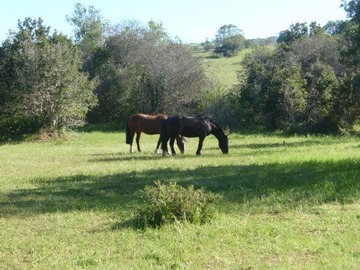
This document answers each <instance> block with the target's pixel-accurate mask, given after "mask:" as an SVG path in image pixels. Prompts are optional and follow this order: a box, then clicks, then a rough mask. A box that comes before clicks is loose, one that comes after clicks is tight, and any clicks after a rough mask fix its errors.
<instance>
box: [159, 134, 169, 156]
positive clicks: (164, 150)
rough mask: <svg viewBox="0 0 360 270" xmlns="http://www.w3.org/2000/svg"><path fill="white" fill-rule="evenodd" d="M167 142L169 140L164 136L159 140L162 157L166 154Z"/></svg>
mask: <svg viewBox="0 0 360 270" xmlns="http://www.w3.org/2000/svg"><path fill="white" fill-rule="evenodd" d="M168 141H169V138H166V137H165V136H164V138H162V139H161V149H162V155H163V156H164V157H165V156H166V154H167V153H168V147H167V144H168Z"/></svg>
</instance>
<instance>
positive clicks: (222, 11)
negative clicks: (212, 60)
mask: <svg viewBox="0 0 360 270" xmlns="http://www.w3.org/2000/svg"><path fill="white" fill-rule="evenodd" d="M77 2H78V3H81V4H83V5H84V6H86V7H88V6H90V5H93V6H94V7H95V8H96V9H99V10H100V12H101V15H102V16H103V18H104V19H106V20H109V21H110V22H111V23H113V24H115V23H118V22H121V21H123V20H136V21H139V22H141V23H146V22H148V21H150V20H154V21H156V22H162V23H163V27H164V28H165V29H166V30H167V32H168V33H169V34H170V35H171V36H178V37H179V38H180V39H181V40H182V41H183V42H185V43H191V42H203V41H205V40H206V38H208V39H209V40H212V39H214V37H215V34H216V32H217V30H218V29H219V28H220V27H221V26H223V25H225V24H234V25H236V26H237V27H238V28H239V29H241V30H243V32H244V35H245V37H246V38H247V39H251V38H266V37H270V36H278V34H279V32H280V31H282V30H285V29H288V28H289V26H290V25H291V24H292V23H296V22H307V23H310V22H312V21H317V22H318V23H319V24H321V25H324V24H325V23H326V22H328V21H329V20H345V19H346V12H345V11H344V9H343V8H341V7H340V5H341V3H342V1H341V0H301V1H300V0H217V1H212V0H176V1H175V0H78V1H76V0H74V1H73V0H15V1H3V2H2V3H1V6H0V7H1V8H0V42H3V41H4V40H5V39H6V38H7V37H8V33H9V29H12V30H17V21H18V19H20V20H23V19H24V18H25V17H31V18H38V17H41V18H42V19H43V21H44V24H45V25H46V26H50V27H51V29H52V30H54V29H56V30H58V32H62V33H63V34H66V35H69V36H71V35H72V28H71V26H70V24H69V23H68V22H66V19H65V16H66V15H71V14H72V13H73V11H74V5H75V3H77Z"/></svg>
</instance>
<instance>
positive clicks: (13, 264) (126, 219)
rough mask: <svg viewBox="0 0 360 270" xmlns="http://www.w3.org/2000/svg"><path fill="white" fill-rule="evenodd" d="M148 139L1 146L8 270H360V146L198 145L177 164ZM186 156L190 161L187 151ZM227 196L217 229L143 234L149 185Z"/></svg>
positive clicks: (111, 135) (353, 141) (107, 136)
mask: <svg viewBox="0 0 360 270" xmlns="http://www.w3.org/2000/svg"><path fill="white" fill-rule="evenodd" d="M157 139H158V137H157V136H149V135H144V134H143V135H142V138H141V146H142V153H136V152H135V153H133V154H130V153H129V146H128V145H126V144H125V132H114V131H96V130H93V131H90V130H88V131H83V132H80V131H79V132H73V133H71V134H70V135H69V137H68V138H67V140H60V139H58V140H53V141H49V142H22V143H18V144H7V145H2V146H0V237H1V241H0V267H1V268H2V269H355V268H358V267H359V265H360V241H359V231H360V181H359V180H360V139H359V138H357V137H331V136H328V137H315V136H307V137H306V136H304V137H298V136H293V137H286V136H281V135H277V134H271V135H268V134H240V133H232V134H230V136H229V154H228V155H223V154H221V151H220V149H219V148H218V146H217V140H216V138H215V137H213V136H211V135H210V136H209V137H207V138H206V139H205V141H204V146H203V151H202V156H196V155H195V151H196V148H197V139H187V143H186V152H185V154H184V155H181V154H178V155H177V156H176V157H172V156H168V157H162V156H161V155H156V154H155V153H154V150H155V146H156V142H157ZM177 152H179V151H178V150H177ZM157 180H160V181H162V182H171V181H177V182H178V183H179V184H181V185H184V186H187V185H190V184H191V185H194V186H195V187H204V188H205V189H206V190H209V191H212V192H214V193H217V194H220V195H222V197H223V199H222V201H221V203H219V204H218V205H217V216H216V218H215V219H214V220H212V222H210V223H207V224H205V225H202V226H199V225H191V224H187V223H185V224H183V223H178V224H173V225H166V226H165V227H162V228H160V229H146V230H140V229H137V228H136V227H134V225H133V219H134V217H135V216H136V214H137V209H139V208H141V206H142V201H141V199H140V198H139V197H138V193H139V191H140V190H142V189H143V188H144V186H145V185H152V184H153V183H154V181H157Z"/></svg>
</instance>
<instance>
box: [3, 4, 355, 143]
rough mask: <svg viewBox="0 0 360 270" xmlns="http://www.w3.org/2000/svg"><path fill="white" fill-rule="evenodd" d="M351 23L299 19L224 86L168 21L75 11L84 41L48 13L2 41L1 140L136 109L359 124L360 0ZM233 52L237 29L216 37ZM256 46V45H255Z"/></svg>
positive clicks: (278, 125)
mask: <svg viewBox="0 0 360 270" xmlns="http://www.w3.org/2000/svg"><path fill="white" fill-rule="evenodd" d="M343 8H344V9H345V10H346V11H347V13H348V16H349V20H347V21H338V22H329V23H328V24H327V25H325V26H320V25H318V24H316V23H315V22H313V23H311V24H310V25H309V26H308V25H307V24H306V23H296V24H294V25H291V26H290V28H289V29H287V30H284V31H282V32H281V33H280V34H279V37H278V40H277V45H276V46H255V48H253V49H252V50H251V53H249V54H247V56H246V57H245V59H244V61H243V62H242V63H241V66H239V70H240V71H239V74H238V78H239V81H238V84H237V85H236V86H234V87H233V88H232V89H225V90H224V89H219V88H218V87H217V86H216V84H214V83H213V82H211V80H210V79H209V78H207V77H206V75H205V72H204V69H203V67H202V63H201V59H199V58H196V57H194V56H193V52H192V49H191V47H190V46H188V45H186V44H183V43H182V42H181V40H179V39H177V38H173V37H171V36H169V35H168V33H167V32H166V31H165V29H164V28H163V26H162V24H161V23H156V22H154V21H150V22H149V23H148V24H145V25H144V24H141V23H139V22H136V21H127V22H123V23H120V24H117V25H111V24H110V23H108V22H107V21H106V20H104V19H103V18H102V17H101V14H100V11H99V10H97V9H95V8H94V7H92V6H91V7H89V8H86V7H84V6H83V5H81V4H76V5H75V10H74V13H73V14H72V15H70V16H67V20H68V22H69V23H70V24H71V25H72V26H73V29H74V39H71V38H69V37H67V36H65V35H63V34H61V33H57V32H54V33H52V34H51V31H50V28H49V27H47V26H45V24H44V22H43V21H42V20H41V18H39V19H31V18H26V19H25V20H24V21H20V20H19V23H18V30H17V31H15V32H13V33H12V34H11V35H10V36H9V38H8V39H7V40H6V41H5V42H3V44H2V46H1V47H0V133H1V137H2V138H1V139H6V138H10V137H14V136H19V135H21V134H24V133H32V132H38V131H39V130H45V129H50V130H61V129H63V128H73V127H77V126H80V125H82V124H84V123H86V122H92V123H122V122H124V121H125V119H126V118H127V116H128V115H130V114H132V113H135V112H144V113H149V114H155V113H167V114H210V115H212V116H214V117H215V118H217V119H219V121H220V122H221V123H222V124H227V125H229V126H230V127H233V128H266V129H269V130H275V129H277V130H285V131H290V132H297V133H307V132H324V133H328V132H337V131H338V130H339V129H347V128H351V127H352V126H353V125H354V124H356V123H358V121H359V108H360V107H359V105H360V104H359V103H360V91H359V81H360V80H359V79H360V77H359V75H360V73H359V60H360V57H359V53H360V48H359V46H360V45H359V44H360V43H359V42H358V40H359V39H360V28H359V25H360V19H359V17H360V12H359V11H360V2H359V1H357V0H353V1H349V2H344V3H343ZM215 41H216V42H217V43H216V44H217V47H216V48H215V50H217V53H219V54H222V55H224V56H227V57H230V56H232V55H233V54H234V53H236V50H239V49H243V48H245V47H246V46H247V45H246V40H245V38H244V37H243V36H242V32H241V30H239V29H238V28H237V27H235V26H234V25H224V26H223V27H221V28H220V29H219V31H218V33H217V34H216V37H215ZM253 47H254V46H253Z"/></svg>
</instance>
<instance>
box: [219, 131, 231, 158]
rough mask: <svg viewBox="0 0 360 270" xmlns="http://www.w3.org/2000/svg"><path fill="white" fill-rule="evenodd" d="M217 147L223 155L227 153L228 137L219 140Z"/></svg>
mask: <svg viewBox="0 0 360 270" xmlns="http://www.w3.org/2000/svg"><path fill="white" fill-rule="evenodd" d="M219 147H220V149H221V152H222V153H223V154H228V153H229V139H228V136H226V135H225V136H224V137H223V138H222V139H221V140H219Z"/></svg>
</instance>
